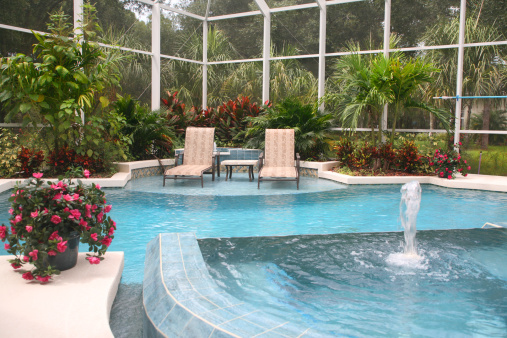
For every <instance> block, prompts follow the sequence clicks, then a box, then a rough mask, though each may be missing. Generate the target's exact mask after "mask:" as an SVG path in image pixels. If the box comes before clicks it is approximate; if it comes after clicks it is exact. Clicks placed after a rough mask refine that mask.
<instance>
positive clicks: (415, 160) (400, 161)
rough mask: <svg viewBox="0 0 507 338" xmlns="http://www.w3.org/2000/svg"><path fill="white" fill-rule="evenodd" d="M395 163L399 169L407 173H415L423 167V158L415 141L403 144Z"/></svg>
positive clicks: (397, 152) (397, 153)
mask: <svg viewBox="0 0 507 338" xmlns="http://www.w3.org/2000/svg"><path fill="white" fill-rule="evenodd" d="M395 163H396V166H397V167H398V168H399V169H401V170H403V171H405V172H407V173H412V172H415V171H417V170H418V169H419V168H420V167H421V165H422V161H421V156H420V155H419V152H418V150H417V146H416V145H415V142H414V141H407V140H405V142H403V145H402V146H401V148H400V149H398V150H397V151H396V159H395Z"/></svg>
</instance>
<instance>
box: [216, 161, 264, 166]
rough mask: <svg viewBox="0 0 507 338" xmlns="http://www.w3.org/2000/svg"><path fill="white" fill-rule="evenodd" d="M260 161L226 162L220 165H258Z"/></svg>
mask: <svg viewBox="0 0 507 338" xmlns="http://www.w3.org/2000/svg"><path fill="white" fill-rule="evenodd" d="M258 162H259V160H225V161H222V162H220V165H257V163H258Z"/></svg>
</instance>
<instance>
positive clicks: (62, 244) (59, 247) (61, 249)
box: [56, 241, 67, 252]
mask: <svg viewBox="0 0 507 338" xmlns="http://www.w3.org/2000/svg"><path fill="white" fill-rule="evenodd" d="M66 244H67V241H65V242H60V243H58V244H57V245H56V249H57V250H58V252H64V251H65V250H67V245H66Z"/></svg>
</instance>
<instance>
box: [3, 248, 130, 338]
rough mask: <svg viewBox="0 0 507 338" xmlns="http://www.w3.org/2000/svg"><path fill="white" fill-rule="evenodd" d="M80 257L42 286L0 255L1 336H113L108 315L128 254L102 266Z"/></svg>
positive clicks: (115, 256)
mask: <svg viewBox="0 0 507 338" xmlns="http://www.w3.org/2000/svg"><path fill="white" fill-rule="evenodd" d="M85 255H86V254H85V253H79V257H78V261H77V265H76V266H75V267H74V268H72V269H70V270H67V271H62V272H61V274H60V275H59V276H55V277H54V281H52V282H51V283H47V284H44V285H41V284H39V283H36V282H30V281H26V280H24V279H22V278H21V273H19V272H17V271H15V270H14V269H12V267H11V266H10V264H9V263H8V262H7V260H8V259H9V258H10V257H12V256H0V299H1V302H0V304H1V305H0V337H16V338H24V337H27V338H33V337H62V338H63V337H65V338H76V337H83V338H85V337H100V338H107V337H113V334H112V332H111V328H110V327H109V311H110V310H111V306H112V304H113V301H114V297H115V296H116V291H117V290H118V284H119V282H120V278H121V274H122V271H123V252H108V253H107V254H106V255H105V259H104V260H103V261H102V262H101V263H100V264H99V265H90V263H88V261H86V260H85V257H86V256H85Z"/></svg>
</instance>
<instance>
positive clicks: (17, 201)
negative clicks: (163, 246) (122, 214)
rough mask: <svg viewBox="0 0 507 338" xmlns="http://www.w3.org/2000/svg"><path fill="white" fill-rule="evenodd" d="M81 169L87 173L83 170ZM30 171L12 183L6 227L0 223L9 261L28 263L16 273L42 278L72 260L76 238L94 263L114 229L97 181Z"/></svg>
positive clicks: (19, 264)
mask: <svg viewBox="0 0 507 338" xmlns="http://www.w3.org/2000/svg"><path fill="white" fill-rule="evenodd" d="M84 175H85V177H88V176H89V172H88V170H85V171H84ZM33 176H34V177H33V178H30V179H27V180H25V181H24V182H22V183H18V184H16V186H15V187H14V193H13V194H12V195H11V197H10V198H9V201H10V202H11V203H12V204H11V209H10V210H9V213H10V214H11V216H10V218H9V221H10V223H11V224H10V227H7V226H6V225H4V224H2V225H1V226H0V239H1V240H2V242H6V243H5V249H6V250H7V252H8V253H10V254H13V255H14V256H15V258H14V259H11V260H9V263H10V264H11V266H12V267H13V268H14V269H20V268H21V267H22V266H23V265H24V264H26V263H29V264H32V265H33V268H32V269H31V270H30V271H24V273H23V276H22V277H23V278H24V279H26V280H34V279H35V280H37V281H39V282H41V283H45V282H48V281H49V280H50V279H51V278H52V276H53V275H58V274H60V271H61V270H66V269H69V268H71V267H73V266H74V265H75V264H76V260H77V253H78V241H79V238H80V241H81V243H86V244H88V245H89V246H90V247H89V251H90V252H93V254H87V257H86V259H87V260H88V261H89V262H90V264H99V263H100V261H101V260H103V259H104V258H103V257H102V256H103V255H104V254H105V253H106V251H107V249H108V247H109V245H110V244H111V241H112V240H113V238H114V231H115V230H116V223H115V222H114V221H113V220H112V219H111V218H110V217H109V216H107V215H106V214H107V213H108V212H109V211H110V210H111V205H107V204H106V199H105V194H104V192H103V191H102V190H100V186H99V185H98V184H91V185H84V184H83V183H82V182H81V181H80V180H77V182H78V184H77V185H76V184H74V183H73V182H72V181H71V179H59V180H57V181H56V182H50V181H48V182H44V181H43V180H42V179H41V178H42V176H43V174H42V173H34V174H33ZM69 255H71V256H73V257H68V256H69ZM62 263H63V265H62Z"/></svg>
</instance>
